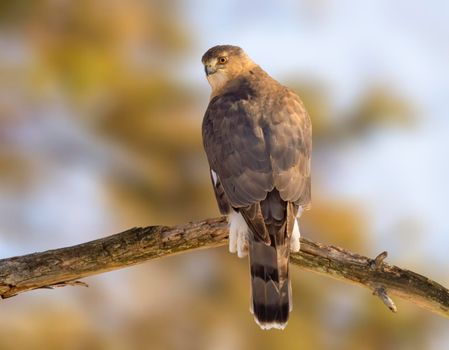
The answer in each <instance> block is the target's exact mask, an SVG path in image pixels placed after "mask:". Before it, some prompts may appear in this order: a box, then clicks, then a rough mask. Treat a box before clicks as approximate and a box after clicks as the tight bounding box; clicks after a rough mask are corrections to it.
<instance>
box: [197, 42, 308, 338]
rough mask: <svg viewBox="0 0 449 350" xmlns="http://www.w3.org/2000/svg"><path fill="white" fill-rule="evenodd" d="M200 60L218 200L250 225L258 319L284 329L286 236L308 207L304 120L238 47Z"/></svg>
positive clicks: (293, 99) (292, 98)
mask: <svg viewBox="0 0 449 350" xmlns="http://www.w3.org/2000/svg"><path fill="white" fill-rule="evenodd" d="M202 62H203V64H204V65H205V70H206V74H207V78H208V81H209V83H210V85H211V87H212V95H211V100H210V102H209V106H208V108H207V111H206V114H205V116H204V120H203V128H202V129H203V142H204V148H205V151H206V154H207V158H208V161H209V165H210V168H211V171H212V173H211V174H212V183H213V185H214V191H215V195H216V199H217V202H218V205H219V208H220V212H221V213H222V214H225V215H228V214H230V213H231V212H233V211H236V212H238V213H240V214H241V215H242V216H243V218H244V221H245V222H246V224H247V226H248V227H249V232H248V237H247V239H248V243H247V246H246V247H247V249H248V252H249V261H250V270H251V287H252V300H253V301H252V305H251V309H252V310H253V313H254V316H255V318H256V321H257V322H258V323H259V324H260V325H261V327H262V328H265V329H267V328H273V327H275V328H283V327H284V326H285V324H286V322H287V319H288V313H289V311H290V310H291V287H290V281H289V277H288V263H289V254H290V238H291V235H292V231H293V226H294V222H295V219H296V216H297V213H298V208H301V209H309V207H310V202H311V188H310V187H311V182H310V158H311V148H312V125H311V122H310V118H309V116H308V114H307V112H306V111H305V109H304V106H303V104H302V102H301V100H300V99H299V97H298V96H297V95H296V94H295V93H294V92H292V91H291V90H289V89H288V88H286V87H284V86H282V85H281V84H279V83H278V82H277V81H276V80H274V79H272V78H271V77H270V76H269V75H268V74H267V73H266V72H265V71H263V70H262V68H260V67H259V66H258V65H257V64H255V63H254V62H253V61H252V60H251V59H250V58H249V57H248V56H247V55H246V54H245V53H244V51H243V50H242V49H241V48H239V47H236V46H230V45H224V46H215V47H213V48H211V49H209V50H208V51H207V52H206V53H205V54H204V56H203V58H202ZM231 225H232V223H231ZM298 234H299V232H298ZM298 239H299V238H298ZM239 254H240V252H239Z"/></svg>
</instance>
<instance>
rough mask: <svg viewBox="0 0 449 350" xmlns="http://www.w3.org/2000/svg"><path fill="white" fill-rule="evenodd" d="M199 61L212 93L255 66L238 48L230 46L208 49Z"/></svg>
mask: <svg viewBox="0 0 449 350" xmlns="http://www.w3.org/2000/svg"><path fill="white" fill-rule="evenodd" d="M201 61H202V62H203V65H204V71H205V72H206V76H207V80H208V81H209V84H210V85H211V87H212V90H213V91H218V90H220V89H221V88H222V87H223V86H224V85H226V83H227V82H229V81H230V80H233V79H234V78H236V77H238V76H240V75H241V74H242V73H245V71H249V70H250V69H251V68H252V67H254V65H255V63H254V62H253V61H251V59H250V58H249V57H248V56H247V54H246V53H245V52H244V51H243V50H242V49H241V48H240V47H238V46H232V45H218V46H214V47H212V48H210V49H209V50H207V51H206V53H205V54H204V55H203V57H202V59H201Z"/></svg>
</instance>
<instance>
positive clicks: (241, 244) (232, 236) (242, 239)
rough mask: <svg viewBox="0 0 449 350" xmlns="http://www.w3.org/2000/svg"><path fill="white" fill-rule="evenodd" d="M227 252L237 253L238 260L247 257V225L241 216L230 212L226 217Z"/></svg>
mask: <svg viewBox="0 0 449 350" xmlns="http://www.w3.org/2000/svg"><path fill="white" fill-rule="evenodd" d="M228 222H229V251H230V252H231V253H237V256H238V257H239V258H244V257H245V256H247V255H248V225H247V224H246V221H245V219H244V218H243V216H242V214H240V213H238V212H236V211H232V212H231V213H230V214H229V215H228Z"/></svg>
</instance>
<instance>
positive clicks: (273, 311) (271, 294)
mask: <svg viewBox="0 0 449 350" xmlns="http://www.w3.org/2000/svg"><path fill="white" fill-rule="evenodd" d="M278 199H280V197H279V194H278V193H277V191H276V193H274V194H273V195H271V196H270V194H269V196H267V199H266V200H265V201H263V202H262V203H261V211H262V213H263V217H264V220H265V225H266V228H267V231H268V233H269V237H270V243H267V242H266V241H264V240H262V239H260V237H259V236H258V235H254V234H253V235H252V236H253V237H250V239H249V247H248V248H249V265H250V272H251V295H252V301H251V311H252V312H253V314H254V318H255V320H256V322H257V323H258V324H259V326H260V327H261V328H262V329H271V328H277V329H284V328H285V326H286V325H287V321H288V315H289V312H290V311H291V310H292V293H291V284H290V279H289V256H290V235H291V232H292V230H293V221H292V220H294V216H293V210H294V209H293V207H292V205H291V203H285V202H283V203H282V206H283V208H282V209H283V210H282V211H283V214H282V216H281V215H280V214H279V213H280V211H279V209H280V208H279V204H280V203H279V201H278ZM273 209H274V210H273ZM276 212H277V213H276ZM292 218H293V219H292ZM288 232H289V233H288Z"/></svg>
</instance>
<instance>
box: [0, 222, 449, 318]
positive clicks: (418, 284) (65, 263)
mask: <svg viewBox="0 0 449 350" xmlns="http://www.w3.org/2000/svg"><path fill="white" fill-rule="evenodd" d="M227 235H228V230H227V224H226V220H225V218H216V219H209V220H203V221H198V222H192V223H188V224H184V225H178V226H173V227H167V226H149V227H144V228H132V229H130V230H127V231H124V232H121V233H117V234H115V235H112V236H109V237H105V238H101V239H97V240H95V241H91V242H87V243H83V244H79V245H75V246H72V247H66V248H60V249H55V250H48V251H45V252H41V253H34V254H28V255H23V256H18V257H12V258H8V259H2V260H0V296H1V297H2V298H9V297H12V296H15V295H17V294H19V293H23V292H26V291H29V290H33V289H37V288H54V287H62V286H67V285H84V286H86V284H85V283H83V282H80V281H78V279H80V278H83V277H87V276H91V275H95V274H99V273H103V272H107V271H111V270H115V269H119V268H123V267H127V266H131V265H135V264H139V263H142V262H144V261H147V260H151V259H156V258H160V257H164V256H168V255H173V254H177V253H181V252H185V251H189V250H192V249H198V248H210V247H217V246H221V245H223V244H225V243H226V242H227ZM386 256H387V254H386V252H383V253H381V254H379V255H378V256H377V257H376V258H375V259H370V258H368V257H365V256H362V255H358V254H355V253H351V252H349V251H346V250H344V249H342V248H339V247H335V246H326V245H324V244H320V243H316V242H312V241H310V240H308V239H305V238H301V251H300V252H299V253H295V254H292V255H291V262H292V263H293V264H296V265H298V266H300V267H302V268H304V269H307V270H310V271H313V272H316V273H320V274H324V275H326V276H329V277H333V278H336V279H339V280H343V281H345V282H352V283H355V284H358V285H361V286H364V287H366V288H368V289H369V290H370V291H371V292H372V293H373V294H374V295H377V296H378V297H379V298H380V299H381V300H382V301H383V302H384V304H385V305H386V306H387V307H388V308H389V309H390V310H392V311H394V312H395V311H396V306H395V305H394V302H393V301H392V299H391V298H390V296H389V294H391V295H395V296H398V297H400V298H403V299H406V300H409V301H410V302H412V303H415V304H417V305H418V306H420V307H422V308H425V309H427V310H429V311H431V312H434V313H437V314H439V315H441V316H443V317H446V318H449V290H448V289H446V288H444V287H443V286H441V285H440V284H438V283H436V282H434V281H432V280H430V279H428V278H427V277H424V276H421V275H419V274H417V273H415V272H412V271H408V270H405V269H401V268H399V267H396V266H393V265H389V264H387V263H385V262H384V259H385V258H386ZM387 293H388V294H387Z"/></svg>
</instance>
